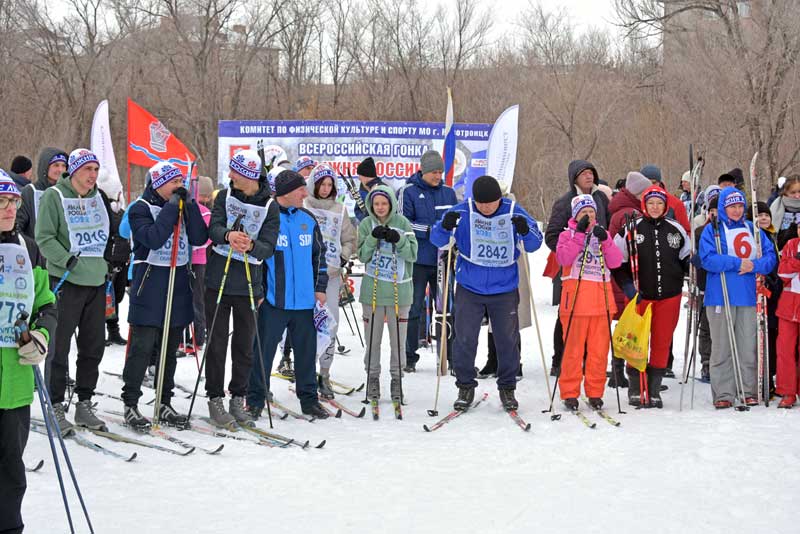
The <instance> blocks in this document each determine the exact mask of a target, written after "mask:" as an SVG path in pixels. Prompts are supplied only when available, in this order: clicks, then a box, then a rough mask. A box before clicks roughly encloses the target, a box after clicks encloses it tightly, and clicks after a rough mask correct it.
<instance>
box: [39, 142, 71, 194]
mask: <svg viewBox="0 0 800 534" xmlns="http://www.w3.org/2000/svg"><path fill="white" fill-rule="evenodd" d="M57 154H63V155H64V157H65V158H66V157H69V155H68V154H67V153H66V152H64V151H63V150H61V149H60V148H53V147H49V146H48V147H45V148H43V149H42V151H41V152H39V162H38V163H37V164H36V176H35V180H31V181H32V182H33V184H34V186H35V187H36V189H39V190H44V189H47V188H48V187H50V186H51V185H52V184H50V180H48V179H47V169H49V168H50V160H51V159H53V156H55V155H57Z"/></svg>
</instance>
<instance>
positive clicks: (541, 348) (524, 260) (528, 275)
mask: <svg viewBox="0 0 800 534" xmlns="http://www.w3.org/2000/svg"><path fill="white" fill-rule="evenodd" d="M520 252H521V253H522V255H523V256H522V258H521V259H520V261H521V262H522V266H523V267H524V268H525V278H527V279H528V286H529V287H530V280H531V273H530V268H529V267H528V256H527V252H525V249H524V248H523V249H521V250H520ZM528 297H530V301H531V311H532V312H533V323H534V325H535V326H536V337H537V338H538V340H539V353H540V354H541V355H542V369H544V381H545V384H547V396H548V397H551V396H552V392H551V391H550V379H549V378H548V376H549V375H550V371H548V370H547V361H546V359H545V356H544V345H543V344H542V333H541V331H540V330H539V317H538V315H537V313H536V303H535V302H534V300H533V291H530V290H529V291H528Z"/></svg>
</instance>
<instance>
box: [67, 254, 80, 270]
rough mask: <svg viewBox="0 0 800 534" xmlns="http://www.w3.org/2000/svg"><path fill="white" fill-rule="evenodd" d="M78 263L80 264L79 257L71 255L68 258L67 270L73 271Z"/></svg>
mask: <svg viewBox="0 0 800 534" xmlns="http://www.w3.org/2000/svg"><path fill="white" fill-rule="evenodd" d="M76 265H78V257H77V256H70V257H69V259H68V260H67V270H68V271H71V270H72V269H74V268H75V266H76Z"/></svg>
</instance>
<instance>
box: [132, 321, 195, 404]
mask: <svg viewBox="0 0 800 534" xmlns="http://www.w3.org/2000/svg"><path fill="white" fill-rule="evenodd" d="M162 332H163V330H162V329H161V328H159V327H157V326H135V325H131V329H130V335H129V337H130V345H129V348H128V358H127V359H126V360H125V368H124V369H123V371H122V379H123V380H124V381H125V385H124V386H122V400H123V401H124V402H125V406H136V405H137V404H138V403H139V398H140V397H141V396H142V380H144V375H145V373H146V372H147V366H148V365H150V359H151V358H152V356H153V352H156V353H158V355H159V357H160V355H161V340H162V337H163V336H162V335H161V334H162ZM182 332H183V327H174V328H170V329H169V337H168V338H167V358H166V366H165V367H164V387H163V388H162V390H161V404H170V399H172V389H173V388H174V387H175V367H176V363H177V360H176V358H175V352H176V351H177V349H178V343H180V340H181V333H182ZM156 376H158V375H156Z"/></svg>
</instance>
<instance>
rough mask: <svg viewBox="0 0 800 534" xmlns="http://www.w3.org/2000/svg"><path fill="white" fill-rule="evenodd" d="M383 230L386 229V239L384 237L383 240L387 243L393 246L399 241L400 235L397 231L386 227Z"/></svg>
mask: <svg viewBox="0 0 800 534" xmlns="http://www.w3.org/2000/svg"><path fill="white" fill-rule="evenodd" d="M384 228H386V237H384V239H385V240H386V242H387V243H391V244H393V245H394V244H395V243H398V242H399V241H400V233H399V232H398V231H397V230H394V229H392V228H389V227H388V226H385V227H384Z"/></svg>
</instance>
